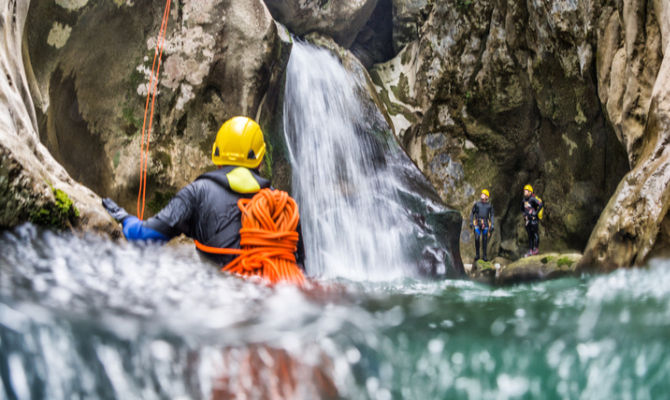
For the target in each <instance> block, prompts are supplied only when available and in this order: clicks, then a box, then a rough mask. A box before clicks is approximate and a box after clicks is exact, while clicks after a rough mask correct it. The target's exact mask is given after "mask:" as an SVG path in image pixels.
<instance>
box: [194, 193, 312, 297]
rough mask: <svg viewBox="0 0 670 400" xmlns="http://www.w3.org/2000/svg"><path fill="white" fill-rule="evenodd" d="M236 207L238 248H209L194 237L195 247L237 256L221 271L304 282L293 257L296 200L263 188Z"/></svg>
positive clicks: (296, 235) (274, 280)
mask: <svg viewBox="0 0 670 400" xmlns="http://www.w3.org/2000/svg"><path fill="white" fill-rule="evenodd" d="M237 206H238V207H239V209H240V211H241V212H242V228H241V229H240V239H241V240H240V247H241V249H224V248H218V247H211V246H206V245H204V244H202V243H200V242H198V241H197V240H195V241H194V242H195V245H196V247H197V248H198V249H200V250H201V251H204V252H206V253H210V254H222V255H237V256H238V257H236V258H235V259H234V260H233V261H231V262H230V263H228V264H227V265H226V266H224V267H223V268H222V271H225V272H230V273H234V274H238V275H242V276H246V277H249V276H259V277H261V278H263V279H265V280H268V281H269V282H271V283H279V282H287V283H294V284H298V285H302V284H304V282H305V276H304V274H303V272H302V270H301V269H300V267H298V265H297V263H296V259H295V252H296V250H297V248H298V240H299V238H300V237H299V235H298V232H297V228H298V221H299V220H300V215H299V213H298V205H297V204H296V202H295V200H293V199H292V198H291V196H289V195H288V193H286V192H284V191H281V190H272V189H263V190H261V191H260V192H258V193H257V194H256V195H255V196H254V197H253V198H251V199H240V200H239V201H238V202H237Z"/></svg>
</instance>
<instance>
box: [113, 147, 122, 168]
mask: <svg viewBox="0 0 670 400" xmlns="http://www.w3.org/2000/svg"><path fill="white" fill-rule="evenodd" d="M112 161H113V162H114V168H118V167H119V162H120V161H121V152H120V151H117V152H116V153H114V159H113V160H112Z"/></svg>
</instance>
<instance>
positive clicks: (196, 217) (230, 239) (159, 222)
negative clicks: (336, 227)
mask: <svg viewBox="0 0 670 400" xmlns="http://www.w3.org/2000/svg"><path fill="white" fill-rule="evenodd" d="M267 187H270V182H269V181H268V180H266V179H263V178H261V177H260V176H259V175H258V174H257V173H256V172H255V171H252V170H249V169H247V168H244V167H236V166H224V167H223V168H220V169H217V170H215V171H212V172H208V173H205V174H203V175H200V176H199V177H198V178H197V179H196V180H195V181H194V182H192V183H190V184H189V185H188V186H186V187H184V188H183V189H181V190H180V191H179V193H177V195H176V196H175V197H174V198H173V199H172V200H170V202H169V203H168V205H167V206H165V208H163V209H162V210H161V211H160V212H159V213H158V214H156V215H155V216H153V217H151V218H149V219H148V220H146V221H140V220H139V219H138V218H137V217H134V216H129V217H127V218H125V219H124V220H123V234H124V235H125V236H126V238H127V239H129V240H147V239H153V240H160V241H167V240H169V239H171V238H173V237H175V236H178V235H180V234H182V233H183V234H185V235H186V236H188V237H190V238H192V239H196V240H197V241H199V242H200V243H202V244H204V245H207V246H212V247H219V248H237V249H239V248H240V228H241V226H242V215H241V212H240V209H239V208H238V206H237V201H238V200H239V199H240V198H242V197H247V198H250V197H253V196H254V194H256V193H257V192H258V191H260V190H261V189H262V188H267ZM298 232H299V233H300V227H298ZM198 251H200V250H198ZM200 253H201V254H202V255H204V256H205V257H206V258H208V259H210V260H212V261H214V262H215V263H217V264H220V265H225V264H227V263H228V262H230V261H231V260H232V259H233V258H234V257H235V256H229V255H215V254H209V253H204V252H200ZM304 254H305V253H304V245H303V243H302V234H301V235H300V240H299V242H298V252H297V253H296V261H297V262H298V264H299V265H300V266H301V267H302V266H304Z"/></svg>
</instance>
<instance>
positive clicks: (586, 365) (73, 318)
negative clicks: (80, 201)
mask: <svg viewBox="0 0 670 400" xmlns="http://www.w3.org/2000/svg"><path fill="white" fill-rule="evenodd" d="M0 249H2V251H1V254H0V376H1V378H2V385H3V390H1V391H0V399H14V398H19V399H28V398H36V399H70V398H117V399H135V398H138V399H154V398H155V399H162V398H167V399H190V398H193V399H200V398H271V397H272V396H273V395H275V396H276V398H282V397H283V398H305V399H311V398H329V397H330V398H363V399H367V398H369V399H395V398H398V399H400V398H405V399H443V398H444V399H446V398H449V399H452V398H453V399H458V398H464V399H466V398H470V399H516V398H543V399H552V398H556V399H562V398H566V399H578V398H583V399H660V398H667V396H668V393H670V362H668V361H667V360H668V359H670V357H669V356H670V346H669V345H668V341H669V340H670V277H668V274H667V271H668V268H669V267H670V261H668V260H656V261H653V262H651V263H650V265H649V267H648V268H645V269H638V270H625V271H618V272H615V273H612V274H609V275H602V276H592V277H582V278H580V279H561V280H556V281H551V282H545V283H539V284H532V285H530V284H526V285H519V286H513V287H505V288H494V287H488V286H485V285H481V284H477V283H473V282H469V281H454V280H449V281H439V282H431V281H419V280H402V281H392V282H385V283H380V282H376V283H370V282H355V281H342V280H320V279H318V278H316V279H315V282H316V284H315V285H313V287H311V288H309V289H306V290H299V289H296V288H293V287H276V288H271V287H266V286H264V285H262V284H258V283H253V282H247V281H243V280H240V279H237V278H234V277H230V276H226V275H222V274H220V273H219V272H218V271H217V270H216V269H215V268H214V267H212V266H211V265H208V264H206V263H203V262H202V261H200V259H199V258H198V257H197V255H195V254H194V252H193V250H192V248H191V246H168V247H158V246H144V247H138V246H133V245H128V244H125V243H113V242H110V241H107V240H105V239H101V238H98V237H95V236H83V237H80V236H74V235H70V234H54V233H50V232H44V231H40V230H38V229H36V228H34V227H32V226H30V225H25V226H22V227H20V228H18V229H16V230H14V231H11V232H5V233H4V234H2V235H1V237H0Z"/></svg>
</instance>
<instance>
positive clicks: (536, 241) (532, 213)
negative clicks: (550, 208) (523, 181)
mask: <svg viewBox="0 0 670 400" xmlns="http://www.w3.org/2000/svg"><path fill="white" fill-rule="evenodd" d="M542 207H544V205H543V204H542V201H541V200H540V199H539V198H538V197H536V196H535V194H534V193H533V187H532V186H531V185H526V186H524V187H523V201H522V202H521V211H522V212H523V219H524V222H525V224H526V232H527V233H528V247H529V249H528V252H527V253H526V254H525V256H524V257H528V256H532V255H536V254H539V253H540V249H539V248H540V219H539V214H540V211H541V210H542Z"/></svg>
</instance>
